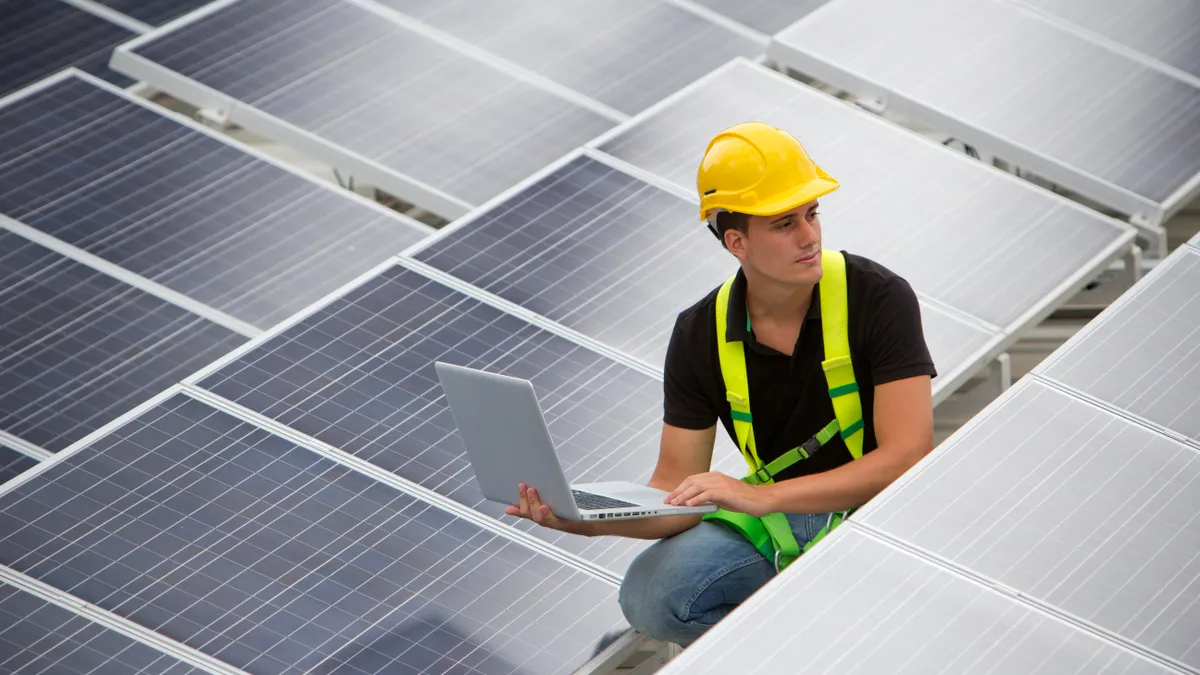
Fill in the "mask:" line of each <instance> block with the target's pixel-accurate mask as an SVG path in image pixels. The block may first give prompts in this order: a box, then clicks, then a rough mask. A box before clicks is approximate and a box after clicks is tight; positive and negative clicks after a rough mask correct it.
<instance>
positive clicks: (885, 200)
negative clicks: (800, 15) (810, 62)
mask: <svg viewBox="0 0 1200 675" xmlns="http://www.w3.org/2000/svg"><path fill="white" fill-rule="evenodd" d="M746 120H762V121H765V122H768V123H770V124H774V125H776V126H779V127H781V128H783V129H786V130H788V131H790V132H792V133H793V134H795V135H796V136H797V138H799V139H800V141H801V142H802V143H804V144H805V147H806V149H807V150H808V151H809V153H810V154H811V155H812V156H813V158H814V159H815V160H816V161H817V163H818V164H820V165H821V167H822V168H823V169H825V170H826V171H828V172H829V173H830V174H831V175H832V176H834V177H835V178H837V179H838V181H839V182H840V183H841V187H840V188H839V189H838V191H836V192H834V193H832V194H830V195H828V196H826V197H822V198H821V203H822V207H823V209H822V211H823V213H824V214H825V217H824V219H823V236H824V239H825V242H826V245H827V246H831V247H834V248H844V249H846V250H849V251H853V252H855V253H859V254H862V255H865V256H867V257H870V258H873V259H875V260H879V261H880V262H882V263H883V264H885V265H887V266H888V267H889V268H890V269H892V270H895V271H896V272H897V273H899V274H901V275H902V276H904V277H905V278H906V279H908V280H909V282H911V283H912V285H913V287H914V288H916V289H917V290H919V291H921V292H922V293H924V294H925V295H926V296H928V297H930V298H932V299H935V300H937V301H940V302H942V303H944V304H946V305H949V306H951V307H954V308H955V309H958V310H960V311H962V312H965V313H967V314H971V315H973V316H976V317H978V318H979V319H981V320H983V321H986V322H988V323H990V324H992V325H994V326H997V327H1000V328H1001V329H1003V330H1005V331H1008V332H1012V331H1015V330H1017V329H1019V328H1021V327H1022V326H1023V325H1024V324H1027V323H1028V322H1029V321H1030V317H1034V316H1037V315H1038V314H1039V313H1043V312H1044V311H1045V309H1044V308H1046V307H1047V306H1048V305H1050V304H1052V303H1054V302H1056V301H1057V302H1062V301H1065V300H1066V299H1067V296H1068V295H1069V294H1070V293H1073V292H1074V290H1075V289H1076V288H1077V287H1079V286H1081V285H1082V284H1083V282H1084V280H1085V279H1086V278H1090V277H1091V276H1094V275H1096V274H1099V272H1100V271H1102V270H1103V269H1104V267H1105V266H1107V264H1108V263H1109V262H1110V261H1111V260H1113V259H1114V258H1115V257H1116V256H1117V255H1119V251H1120V250H1122V249H1124V248H1127V247H1128V245H1129V243H1130V242H1131V240H1132V237H1133V232H1132V230H1131V228H1128V227H1122V226H1121V225H1118V224H1117V223H1116V222H1115V221H1113V220H1111V219H1109V218H1105V217H1103V216H1100V215H1099V214H1097V213H1096V212H1095V211H1091V210H1089V209H1085V208H1083V207H1081V206H1079V205H1077V204H1074V203H1072V202H1069V201H1067V200H1065V199H1061V198H1058V197H1054V196H1052V195H1050V194H1048V193H1047V192H1046V191H1045V190H1042V189H1040V188H1037V187H1034V186H1032V185H1030V184H1028V183H1026V182H1024V181H1020V180H1017V179H1015V178H1014V177H1012V176H1009V175H1006V174H1005V173H1003V172H1000V171H997V170H995V169H992V168H990V167H987V166H985V165H983V164H982V163H980V162H976V161H973V160H971V159H969V158H967V157H966V156H964V155H962V154H961V153H957V152H954V151H951V150H949V149H947V148H942V147H939V146H938V145H937V144H935V143H930V142H929V141H928V140H926V139H924V138H921V137H920V136H917V135H916V134H912V133H909V132H907V131H905V130H902V129H900V128H899V127H896V126H894V125H892V124H890V123H887V122H884V121H882V120H880V119H878V118H877V117H875V116H873V115H870V114H868V113H865V112H863V111H861V110H857V109H856V108H854V107H852V106H850V105H847V104H846V103H845V102H843V101H841V100H839V99H836V98H834V97H832V96H828V95H826V94H824V93H822V92H819V91H817V90H815V89H811V88H809V87H805V86H803V85H801V84H799V83H797V82H795V81H794V80H791V79H789V78H787V77H784V76H782V75H780V74H779V73H775V72H772V71H769V70H767V69H766V68H763V67H761V66H759V65H756V64H754V63H751V62H749V61H739V62H736V63H731V64H730V65H729V66H728V67H726V68H722V69H721V70H720V71H717V72H715V73H713V74H712V75H710V76H708V77H706V78H704V79H702V80H700V81H698V82H696V83H695V84H694V85H693V86H691V87H689V88H688V89H687V90H685V91H683V92H680V94H679V95H678V96H677V97H674V98H672V100H671V101H670V102H669V103H666V104H665V105H663V106H661V107H659V108H657V109H656V110H655V111H654V112H653V113H651V114H648V115H645V116H642V117H641V118H639V119H637V120H635V121H634V122H632V123H631V124H629V125H626V126H625V127H624V129H623V130H622V131H620V132H616V133H614V134H612V135H611V136H608V137H607V138H606V139H605V140H604V141H603V142H601V143H599V146H600V148H599V149H600V150H602V151H604V152H606V153H608V154H610V155H612V156H614V157H617V158H619V159H621V160H623V161H625V162H628V163H630V164H633V165H634V166H636V167H638V168H641V169H644V170H646V171H649V172H651V173H653V174H655V175H658V176H662V177H664V178H666V179H668V180H670V181H672V182H674V183H676V184H678V185H679V186H680V187H682V188H684V189H687V190H689V191H694V190H695V182H696V167H697V166H699V164H700V159H701V157H702V155H703V154H704V149H705V147H707V145H708V142H709V140H710V139H711V138H712V137H713V136H714V135H716V134H717V133H718V132H719V131H721V130H722V129H725V128H727V127H730V126H732V125H734V124H737V123H738V122H743V121H746ZM1017 268H1022V269H1023V271H1022V273H1021V274H1013V270H1014V269H1017Z"/></svg>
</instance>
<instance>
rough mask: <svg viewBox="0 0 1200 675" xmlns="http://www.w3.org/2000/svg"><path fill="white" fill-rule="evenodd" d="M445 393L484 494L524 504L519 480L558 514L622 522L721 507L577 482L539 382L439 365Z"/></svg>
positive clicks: (646, 490) (638, 488)
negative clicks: (557, 444) (553, 435)
mask: <svg viewBox="0 0 1200 675" xmlns="http://www.w3.org/2000/svg"><path fill="white" fill-rule="evenodd" d="M434 368H436V369H437V374H438V379H439V380H440V381H441V383H442V390H443V391H444V392H445V393H446V399H447V400H448V401H449V402H450V411H451V413H452V414H453V416H454V421H455V423H457V425H458V433H459V435H460V436H461V437H462V439H463V443H464V444H465V445H466V446H467V456H468V457H469V458H470V461H471V466H472V468H474V470H475V479H476V480H477V481H478V482H479V487H480V488H482V490H483V496H484V497H487V498H488V499H490V500H492V501H494V502H500V503H502V504H510V505H511V504H518V503H519V502H520V497H519V496H518V487H517V486H518V485H519V484H520V483H525V484H526V485H528V486H529V487H531V488H533V489H535V490H537V492H538V496H539V497H541V500H542V503H543V504H546V505H547V506H549V507H550V510H551V511H553V512H554V514H555V515H556V516H558V517H560V518H567V519H570V520H616V519H629V518H649V517H652V516H678V515H683V514H689V513H694V514H701V513H712V512H714V511H716V510H717V507H716V505H713V504H705V505H701V506H672V505H670V504H664V503H663V500H664V499H666V497H667V494H668V493H666V492H663V491H662V490H658V489H656V488H652V487H649V486H647V485H640V484H638V483H632V482H624V481H622V482H606V483H584V484H577V485H571V484H569V483H568V482H567V477H566V475H565V474H564V473H563V470H562V465H561V464H560V463H559V461H558V453H557V452H555V450H554V443H553V441H551V440H550V430H549V429H547V428H546V419H545V417H543V416H542V408H541V406H540V405H539V404H538V400H537V395H536V394H535V393H534V390H533V385H532V384H530V383H529V381H528V380H522V379H519V378H515V377H508V376H507V375H497V374H495V373H487V372H484V371H481V370H475V369H473V368H464V367H462V366H455V365H451V364H448V363H440V362H439V363H435V364H434Z"/></svg>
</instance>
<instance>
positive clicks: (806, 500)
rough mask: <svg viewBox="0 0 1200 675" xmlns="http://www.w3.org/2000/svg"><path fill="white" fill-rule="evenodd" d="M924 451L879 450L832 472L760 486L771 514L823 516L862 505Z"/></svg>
mask: <svg viewBox="0 0 1200 675" xmlns="http://www.w3.org/2000/svg"><path fill="white" fill-rule="evenodd" d="M923 455H924V452H917V451H912V450H906V449H900V448H884V447H880V448H878V449H876V450H875V451H874V452H870V453H867V454H865V455H863V456H862V458H860V459H858V460H855V461H853V462H849V463H847V464H843V465H842V466H839V467H838V468H836V469H831V470H829V471H825V472H823V473H818V474H812V475H809V476H799V477H797V478H791V479H788V480H784V481H780V482H778V483H774V484H772V485H764V486H762V488H763V490H765V491H766V492H767V493H768V495H769V497H768V498H769V501H770V502H771V508H772V510H773V511H779V512H783V513H827V512H830V511H842V510H846V509H852V508H857V507H859V506H862V505H863V504H866V503H867V502H868V501H870V500H871V499H872V498H873V497H874V496H875V495H877V494H879V493H880V492H881V491H882V490H883V489H884V488H885V487H887V486H888V485H890V484H891V483H892V482H893V481H895V480H896V479H897V478H899V477H900V476H901V475H902V474H903V473H904V472H905V471H907V470H908V469H909V468H911V467H912V466H913V465H914V464H916V463H917V461H919V460H920V458H921V457H922V456H923Z"/></svg>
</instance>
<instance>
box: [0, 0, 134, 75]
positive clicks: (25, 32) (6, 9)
mask: <svg viewBox="0 0 1200 675" xmlns="http://www.w3.org/2000/svg"><path fill="white" fill-rule="evenodd" d="M0 16H3V17H4V20H3V21H0V96H3V95H5V94H8V93H11V92H13V91H16V90H17V89H20V88H21V87H24V86H25V85H28V84H32V83H34V82H36V81H37V80H40V79H42V78H43V77H45V76H47V75H50V74H51V73H55V72H57V71H59V70H62V69H63V68H67V67H70V66H76V67H79V68H82V69H83V70H86V71H88V72H90V73H92V74H93V75H97V76H99V77H102V78H104V79H106V80H108V81H110V82H112V83H114V84H117V85H120V86H123V87H124V86H128V85H130V84H133V80H130V79H129V78H127V77H125V76H124V75H119V74H117V73H115V72H113V71H111V70H109V69H108V59H109V55H110V54H111V53H112V48H113V47H115V46H117V45H118V44H121V43H122V42H124V41H126V40H129V39H130V38H133V37H135V36H136V34H135V33H132V32H130V31H128V30H126V29H124V28H121V27H120V26H118V25H116V24H113V23H109V22H107V21H105V20H104V19H101V18H99V17H97V16H95V15H94V14H89V13H87V12H85V11H83V10H80V9H76V8H75V7H73V6H71V5H68V4H67V3H65V2H58V1H57V0H55V1H47V0H0ZM68 38H69V39H68Z"/></svg>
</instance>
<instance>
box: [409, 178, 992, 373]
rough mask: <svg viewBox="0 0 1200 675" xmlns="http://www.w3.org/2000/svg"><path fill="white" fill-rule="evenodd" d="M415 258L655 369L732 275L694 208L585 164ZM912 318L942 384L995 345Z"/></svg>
mask: <svg viewBox="0 0 1200 675" xmlns="http://www.w3.org/2000/svg"><path fill="white" fill-rule="evenodd" d="M851 250H856V249H851ZM417 257H418V258H420V259H421V260H423V261H425V262H427V263H429V264H430V265H433V266H434V267H437V268H440V269H442V270H445V271H446V272H449V273H450V274H453V275H455V276H457V277H459V278H461V279H463V280H464V281H467V282H469V283H471V284H474V285H476V286H480V287H482V288H485V289H487V290H488V291H491V292H492V293H495V294H497V295H500V296H502V297H504V298H505V299H507V300H511V301H512V302H515V303H517V304H520V305H522V306H524V307H527V308H529V309H531V310H533V311H535V312H537V313H539V314H542V315H545V316H548V317H550V318H551V319H554V320H555V321H558V322H560V323H562V324H564V325H566V326H569V327H571V328H574V329H575V330H578V331H579V332H581V333H584V334H586V335H588V336H590V337H593V338H595V339H597V340H600V341H601V342H604V343H606V344H608V345H610V346H612V347H614V348H616V349H619V350H621V351H624V352H626V353H629V354H632V355H634V356H637V357H639V358H642V359H644V360H645V361H647V362H649V363H651V364H653V365H655V366H660V367H661V365H662V362H663V360H664V358H665V355H666V351H667V342H668V340H669V339H670V335H671V329H672V327H673V326H674V324H675V317H676V315H677V314H678V313H679V312H680V311H682V310H684V309H686V308H687V307H689V306H690V305H692V304H693V303H695V302H696V301H698V300H700V299H701V298H702V297H704V295H705V294H706V293H708V292H709V291H711V290H712V289H713V288H715V287H717V286H719V285H720V284H721V283H722V282H723V281H725V279H727V278H729V276H730V275H731V274H733V273H734V272H735V271H736V270H737V260H736V259H735V258H734V257H733V256H731V255H730V254H729V253H728V252H726V251H725V250H724V249H723V248H722V247H721V244H720V243H719V242H718V241H717V240H716V239H714V238H713V236H712V235H711V234H709V232H708V230H707V229H706V228H705V227H704V225H703V224H702V223H701V222H700V220H699V218H698V217H697V214H696V206H695V204H693V203H691V202H688V201H687V200H686V199H683V198H681V197H678V196H676V195H674V194H672V193H669V192H667V191H665V190H662V189H660V188H657V187H654V186H652V185H649V184H647V183H645V182H643V181H641V180H639V179H637V178H634V177H632V176H630V175H628V174H626V173H624V172H621V171H618V170H616V169H613V168H611V167H609V166H608V165H607V164H604V163H602V162H598V161H596V160H593V159H590V158H587V157H580V158H578V159H574V160H572V161H571V162H570V163H569V164H567V165H566V166H564V167H563V168H561V169H559V170H556V171H554V172H553V173H551V174H550V175H549V176H547V177H546V178H544V179H542V180H540V181H538V182H537V183H535V184H534V185H532V186H531V187H529V188H528V189H526V190H524V191H522V192H521V193H519V194H517V195H515V196H514V197H512V198H511V199H508V200H506V201H505V202H503V203H502V204H499V205H497V206H496V207H495V208H493V209H491V210H489V211H487V212H486V213H484V214H482V215H481V216H480V217H479V218H478V220H475V221H473V222H470V223H468V224H466V225H465V226H464V227H462V228H461V229H459V230H457V231H455V232H453V233H450V234H448V235H447V236H446V237H445V238H443V239H440V240H438V241H436V242H434V243H433V244H432V245H431V246H430V248H428V249H425V250H423V251H421V252H420V253H418V254H417ZM918 290H921V289H918ZM921 311H922V321H923V323H924V326H925V335H926V339H927V341H928V342H929V345H930V351H931V352H932V354H933V358H934V362H935V363H936V364H937V366H938V372H939V373H941V374H947V373H950V372H951V371H953V370H955V369H956V368H959V367H962V366H963V364H964V363H966V362H967V361H968V360H969V359H970V358H971V356H972V355H973V354H976V353H977V352H978V351H979V350H980V349H982V348H983V347H985V346H986V345H987V344H988V343H990V342H992V341H993V340H995V339H996V335H995V334H993V333H990V332H988V331H985V330H983V329H982V328H977V327H975V326H972V325H970V324H967V323H965V322H963V321H960V320H959V319H957V318H954V317H951V316H950V315H949V314H946V313H944V312H941V311H939V310H937V309H935V308H932V307H928V306H922V309H921ZM934 386H935V388H937V387H939V386H940V384H938V380H935V385H934Z"/></svg>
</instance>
